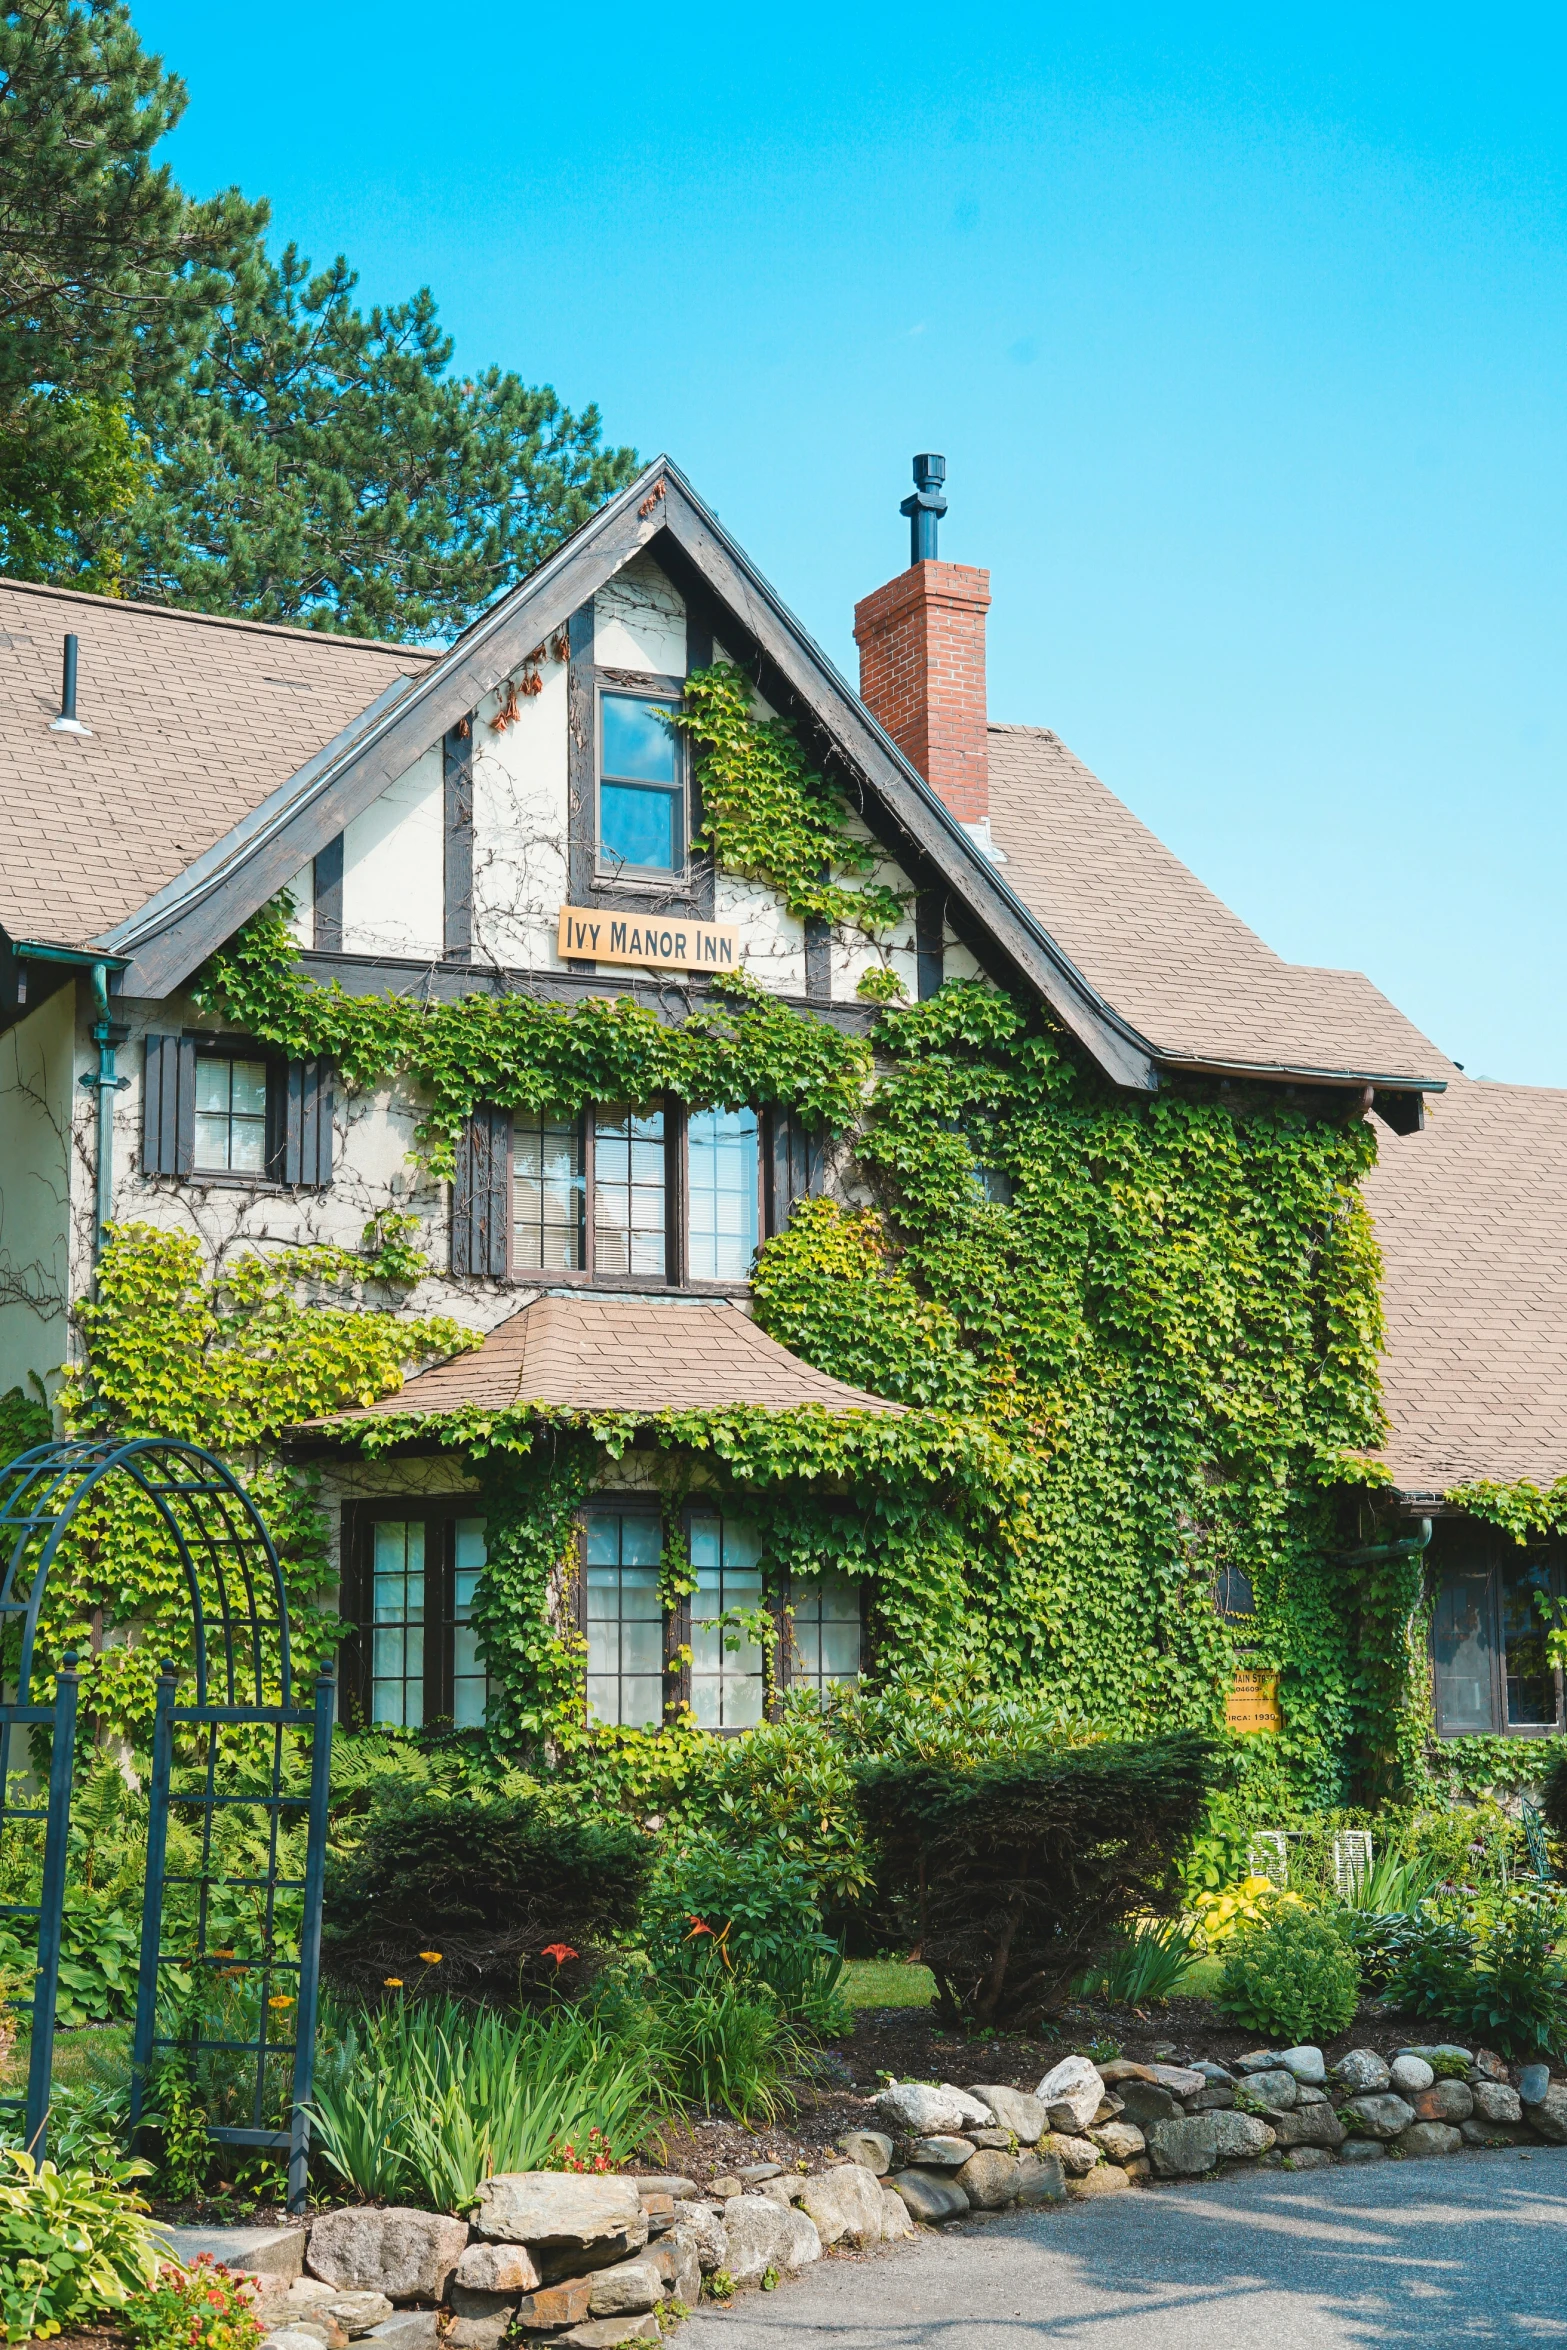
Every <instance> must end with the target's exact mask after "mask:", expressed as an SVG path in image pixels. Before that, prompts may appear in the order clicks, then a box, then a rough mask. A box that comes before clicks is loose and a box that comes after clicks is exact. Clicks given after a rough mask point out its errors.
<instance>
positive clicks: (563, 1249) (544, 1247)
mask: <svg viewBox="0 0 1567 2350" xmlns="http://www.w3.org/2000/svg"><path fill="white" fill-rule="evenodd" d="M511 1152H512V1157H511V1166H512V1214H513V1228H514V1230H515V1233H516V1242H515V1247H514V1252H513V1253H514V1256H515V1259H516V1262H517V1263H518V1264H519V1265H529V1266H537V1267H539V1268H540V1270H542V1271H545V1272H566V1273H575V1272H578V1271H580V1270H581V1266H582V1244H583V1226H584V1218H585V1212H586V1174H585V1170H584V1167H583V1151H582V1121H581V1119H580V1118H561V1117H559V1116H557V1115H555V1114H554V1113H552V1112H550V1111H548V1110H535V1111H531V1112H529V1113H527V1114H525V1115H521V1116H518V1117H516V1118H514V1119H513V1120H512V1141H511Z"/></svg>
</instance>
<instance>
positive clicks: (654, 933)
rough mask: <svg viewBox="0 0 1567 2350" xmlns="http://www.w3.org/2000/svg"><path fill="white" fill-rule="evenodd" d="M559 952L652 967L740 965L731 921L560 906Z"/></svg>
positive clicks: (727, 968)
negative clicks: (683, 919)
mask: <svg viewBox="0 0 1567 2350" xmlns="http://www.w3.org/2000/svg"><path fill="white" fill-rule="evenodd" d="M556 952H557V954H559V955H560V956H561V957H562V959H563V960H566V959H569V960H571V961H574V962H585V963H637V964H640V965H641V966H642V967H643V968H644V969H647V970H653V971H735V970H738V969H739V965H740V933H739V931H738V930H736V929H735V928H734V926H733V924H731V923H727V922H687V921H682V920H680V919H678V918H671V917H670V916H669V915H666V914H613V913H606V912H604V911H603V910H602V909H601V908H599V907H596V906H562V907H561V910H560V927H559V930H558V932H557V934H556Z"/></svg>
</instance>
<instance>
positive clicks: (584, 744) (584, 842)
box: [566, 599, 598, 971]
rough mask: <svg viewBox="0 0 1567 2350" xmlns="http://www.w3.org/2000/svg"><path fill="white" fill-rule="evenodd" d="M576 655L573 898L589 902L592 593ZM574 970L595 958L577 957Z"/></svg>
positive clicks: (570, 684) (593, 795)
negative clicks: (581, 960)
mask: <svg viewBox="0 0 1567 2350" xmlns="http://www.w3.org/2000/svg"><path fill="white" fill-rule="evenodd" d="M567 630H568V641H569V645H570V660H569V666H568V668H567V671H566V865H567V886H568V888H569V889H570V891H571V901H570V902H571V903H572V905H574V906H585V905H586V904H587V903H588V899H589V895H590V893H591V891H592V888H593V865H594V859H595V855H596V852H597V845H598V844H597V842H596V840H595V838H594V833H595V827H596V825H597V821H598V776H597V773H596V768H597V750H598V746H597V740H596V734H597V729H596V725H595V719H596V715H597V714H596V712H595V710H594V706H593V604H592V600H591V599H590V600H589V601H588V602H587V603H585V604H583V605H581V606H580V607H579V609H578V610H577V611H575V612H573V613H572V615H571V618H570V620H569V622H568V624H567ZM569 967H570V969H572V970H573V971H591V970H592V968H593V965H592V964H591V963H582V962H573V963H572V964H571V965H570V966H569Z"/></svg>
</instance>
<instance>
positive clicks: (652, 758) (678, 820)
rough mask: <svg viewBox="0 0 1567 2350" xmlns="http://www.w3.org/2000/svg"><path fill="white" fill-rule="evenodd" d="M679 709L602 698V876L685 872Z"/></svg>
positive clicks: (632, 698)
mask: <svg viewBox="0 0 1567 2350" xmlns="http://www.w3.org/2000/svg"><path fill="white" fill-rule="evenodd" d="M676 707H677V705H676V704H675V703H674V702H673V701H663V700H655V699H654V698H653V697H652V696H651V695H645V694H620V693H604V694H601V695H600V696H599V822H598V862H599V869H600V871H601V872H603V873H606V874H611V875H618V874H620V873H623V872H625V873H631V874H638V873H647V874H654V873H680V872H683V871H684V870H685V862H686V837H685V788H684V764H683V760H682V754H681V744H680V737H679V735H678V734H677V733H676V732H675V729H674V726H673V725H672V724H671V720H672V718H673V716H674V712H675V709H676Z"/></svg>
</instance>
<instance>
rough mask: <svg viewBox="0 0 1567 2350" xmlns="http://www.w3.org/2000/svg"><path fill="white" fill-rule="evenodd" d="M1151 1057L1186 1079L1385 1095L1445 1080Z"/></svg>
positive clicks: (1213, 1057)
mask: <svg viewBox="0 0 1567 2350" xmlns="http://www.w3.org/2000/svg"><path fill="white" fill-rule="evenodd" d="M1153 1049H1154V1058H1155V1060H1156V1062H1157V1063H1158V1065H1159V1067H1160V1068H1161V1069H1168V1070H1169V1071H1170V1072H1171V1073H1172V1075H1174V1074H1179V1075H1182V1076H1188V1077H1231V1078H1241V1079H1246V1078H1252V1079H1259V1080H1266V1081H1267V1082H1269V1083H1272V1084H1278V1083H1279V1082H1280V1081H1286V1082H1293V1083H1295V1084H1298V1085H1337V1086H1346V1087H1348V1086H1366V1085H1370V1086H1373V1087H1376V1088H1378V1089H1379V1090H1381V1091H1383V1092H1387V1093H1445V1092H1446V1091H1447V1085H1448V1080H1447V1079H1446V1078H1445V1077H1422V1076H1415V1075H1413V1074H1409V1073H1407V1072H1406V1073H1404V1074H1395V1073H1393V1072H1390V1071H1388V1070H1385V1069H1357V1068H1346V1067H1344V1066H1343V1064H1342V1063H1333V1062H1310V1061H1245V1060H1228V1059H1225V1058H1223V1057H1222V1056H1220V1055H1218V1054H1213V1053H1172V1052H1167V1051H1165V1050H1163V1049H1162V1048H1161V1047H1159V1046H1155V1047H1154V1048H1153Z"/></svg>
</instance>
